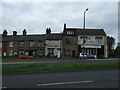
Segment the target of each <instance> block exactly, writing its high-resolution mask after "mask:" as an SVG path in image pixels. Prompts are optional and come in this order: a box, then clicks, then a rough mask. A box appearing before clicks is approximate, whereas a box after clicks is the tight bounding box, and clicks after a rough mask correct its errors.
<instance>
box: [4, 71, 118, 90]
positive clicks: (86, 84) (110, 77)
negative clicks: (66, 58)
mask: <svg viewBox="0 0 120 90" xmlns="http://www.w3.org/2000/svg"><path fill="white" fill-rule="evenodd" d="M2 80H3V81H2V85H3V86H2V87H3V88H118V80H119V79H118V70H116V69H111V70H86V71H74V72H54V73H33V74H16V75H3V76H2Z"/></svg>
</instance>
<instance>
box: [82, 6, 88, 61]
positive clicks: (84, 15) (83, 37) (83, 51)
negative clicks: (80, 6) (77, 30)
mask: <svg viewBox="0 0 120 90" xmlns="http://www.w3.org/2000/svg"><path fill="white" fill-rule="evenodd" d="M88 10H89V9H88V8H87V9H86V10H85V11H84V21H83V29H84V30H85V13H86V11H88ZM84 44H85V37H83V59H84Z"/></svg>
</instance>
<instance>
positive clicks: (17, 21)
mask: <svg viewBox="0 0 120 90" xmlns="http://www.w3.org/2000/svg"><path fill="white" fill-rule="evenodd" d="M86 8H89V10H88V11H87V12H86V28H103V29H104V30H105V31H106V33H107V34H108V35H110V36H113V37H114V38H116V41H118V26H117V25H118V22H117V20H118V11H117V10H118V3H117V2H104V3H103V2H37V3H36V2H3V3H2V19H3V20H2V30H0V33H2V31H3V30H4V29H7V30H8V33H9V34H12V31H13V30H16V31H17V32H18V34H22V30H23V29H24V28H26V29H27V32H28V34H42V33H45V29H46V28H47V27H51V28H52V32H56V33H59V32H62V30H63V24H64V23H67V27H77V28H83V13H84V11H85V9H86Z"/></svg>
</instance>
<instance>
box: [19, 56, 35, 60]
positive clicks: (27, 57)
mask: <svg viewBox="0 0 120 90" xmlns="http://www.w3.org/2000/svg"><path fill="white" fill-rule="evenodd" d="M18 59H34V57H33V56H18Z"/></svg>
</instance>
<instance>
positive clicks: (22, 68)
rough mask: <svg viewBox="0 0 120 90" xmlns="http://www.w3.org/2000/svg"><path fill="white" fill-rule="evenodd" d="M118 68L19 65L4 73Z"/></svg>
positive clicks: (108, 65) (112, 65) (6, 68)
mask: <svg viewBox="0 0 120 90" xmlns="http://www.w3.org/2000/svg"><path fill="white" fill-rule="evenodd" d="M119 64H120V62H119ZM117 67H118V62H106V63H105V62H104V63H85V64H64V65H35V64H32V65H18V66H3V67H2V73H3V74H7V73H18V72H43V71H44V72H47V71H48V72H49V71H67V70H81V69H100V68H117ZM119 67H120V66H119Z"/></svg>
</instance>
